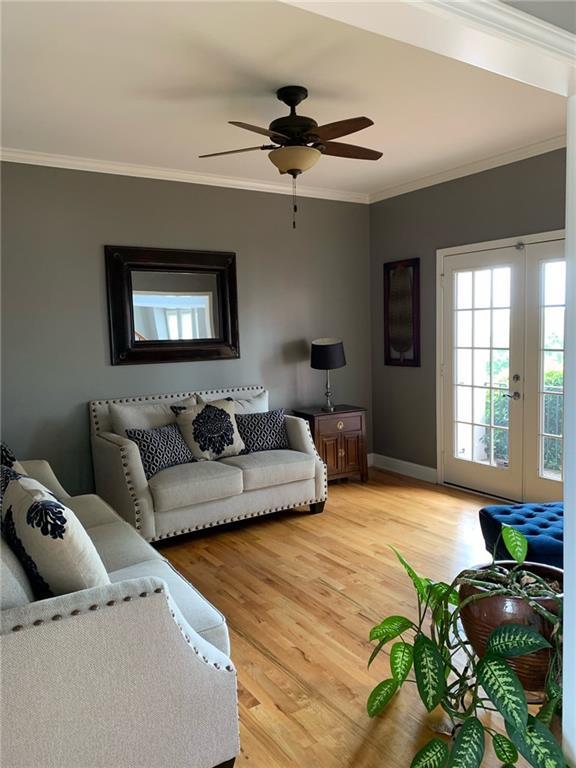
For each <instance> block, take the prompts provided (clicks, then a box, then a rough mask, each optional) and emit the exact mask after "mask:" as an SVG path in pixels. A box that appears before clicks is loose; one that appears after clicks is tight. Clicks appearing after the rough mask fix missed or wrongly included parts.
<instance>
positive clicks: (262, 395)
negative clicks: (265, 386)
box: [196, 391, 268, 414]
mask: <svg viewBox="0 0 576 768" xmlns="http://www.w3.org/2000/svg"><path fill="white" fill-rule="evenodd" d="M196 398H197V401H198V402H199V403H212V402H214V400H220V399H224V400H231V401H232V402H233V403H234V410H235V413H236V414H238V413H265V412H266V411H267V410H268V392H266V391H264V392H259V393H258V394H257V395H253V396H244V397H242V396H240V395H229V396H228V397H225V398H222V395H214V396H211V395H205V394H203V393H202V392H198V393H197V394H196Z"/></svg>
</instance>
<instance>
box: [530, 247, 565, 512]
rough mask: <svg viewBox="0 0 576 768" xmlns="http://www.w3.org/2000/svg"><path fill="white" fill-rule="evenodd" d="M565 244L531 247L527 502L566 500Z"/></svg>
mask: <svg viewBox="0 0 576 768" xmlns="http://www.w3.org/2000/svg"><path fill="white" fill-rule="evenodd" d="M563 251H564V243H563V241H552V242H548V243H539V244H537V245H530V246H528V247H527V264H526V266H527V297H526V298H527V306H526V323H527V332H528V335H527V346H526V401H525V412H526V429H525V453H526V462H525V478H524V485H525V496H526V498H531V499H533V500H535V501H548V500H559V499H561V498H562V492H563V488H562V461H563V434H562V432H563V418H564V316H565V302H566V262H565V260H564V253H563Z"/></svg>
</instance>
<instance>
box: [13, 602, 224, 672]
mask: <svg viewBox="0 0 576 768" xmlns="http://www.w3.org/2000/svg"><path fill="white" fill-rule="evenodd" d="M150 594H157V595H159V594H163V595H164V596H165V597H166V601H167V603H168V608H169V610H170V615H171V616H172V618H173V619H174V622H175V624H176V626H177V627H178V629H179V630H180V632H181V634H182V637H183V638H184V640H185V641H186V643H187V644H188V645H189V646H190V647H191V648H192V650H193V651H194V653H195V654H196V656H198V658H199V659H200V660H201V661H203V662H204V664H208V665H210V666H211V667H214V669H217V670H219V671H221V672H235V671H236V670H235V669H234V667H233V666H232V665H231V664H227V665H226V666H222V664H220V663H218V662H216V661H210V659H208V658H207V657H206V656H203V655H202V654H201V653H200V651H199V650H198V648H196V646H194V645H192V639H191V638H190V636H189V635H187V634H186V631H185V630H184V627H183V626H182V625H181V624H180V623H179V622H178V620H177V619H176V612H175V611H174V610H173V608H172V605H171V604H170V596H169V595H168V594H167V593H166V592H165V590H163V589H162V588H161V587H158V588H157V589H155V590H154V592H153V593H151V592H140V594H139V595H138V597H148V596H149V595H150ZM133 599H134V597H133V596H132V595H125V596H124V597H119V598H117V599H115V600H108V601H107V602H106V603H104V604H102V605H97V604H96V603H94V604H93V605H90V606H88V610H89V611H96V610H98V608H106V607H112V606H113V605H116V603H121V602H124V603H129V602H130V601H131V600H133ZM81 613H82V611H80V610H79V609H77V608H75V609H74V610H73V611H71V612H70V616H79V615H80V614H81ZM63 618H64V617H63V616H62V614H60V613H55V614H54V616H50V618H49V619H36V621H33V622H32V624H31V625H30V627H40V626H41V625H42V624H45V623H46V622H48V621H60V620H61V619H63ZM30 627H29V628H30ZM22 629H26V627H25V626H24V625H23V624H16V625H15V626H13V627H12V629H11V631H12V632H20V631H21V630H22Z"/></svg>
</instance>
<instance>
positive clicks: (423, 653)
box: [414, 635, 446, 712]
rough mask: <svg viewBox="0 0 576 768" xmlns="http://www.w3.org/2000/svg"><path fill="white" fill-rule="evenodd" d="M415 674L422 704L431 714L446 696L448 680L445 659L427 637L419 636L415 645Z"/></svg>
mask: <svg viewBox="0 0 576 768" xmlns="http://www.w3.org/2000/svg"><path fill="white" fill-rule="evenodd" d="M414 672H415V675H416V684H417V686H418V693H419V694H420V698H421V699H422V703H423V704H424V706H425V707H426V709H427V710H428V712H431V711H432V710H433V709H434V707H437V706H438V704H439V703H440V700H441V699H442V696H443V695H444V691H445V688H446V678H445V675H444V659H443V658H442V656H441V654H440V651H439V650H438V648H437V647H436V646H435V645H434V643H433V642H432V640H430V639H429V638H428V637H426V635H418V637H417V638H416V642H415V643H414Z"/></svg>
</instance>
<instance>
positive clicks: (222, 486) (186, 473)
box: [150, 461, 243, 512]
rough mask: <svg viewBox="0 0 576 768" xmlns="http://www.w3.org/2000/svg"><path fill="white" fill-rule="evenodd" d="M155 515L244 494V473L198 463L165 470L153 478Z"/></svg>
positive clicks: (229, 468) (151, 481) (216, 463)
mask: <svg viewBox="0 0 576 768" xmlns="http://www.w3.org/2000/svg"><path fill="white" fill-rule="evenodd" d="M150 490H151V492H152V496H153V497H154V508H155V510H156V512H167V511H168V510H171V509H178V508H180V507H190V506H192V505H193V504H202V503H203V502H205V501H214V500H215V499H225V498H228V497H230V496H237V495H238V494H240V493H242V490H243V484H242V472H241V471H240V470H239V469H237V468H236V467H227V466H226V465H224V464H222V463H221V462H219V461H198V462H196V463H195V464H180V465H179V466H177V467H170V468H169V469H163V470H162V471H161V472H158V474H157V475H154V477H152V478H151V479H150Z"/></svg>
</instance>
